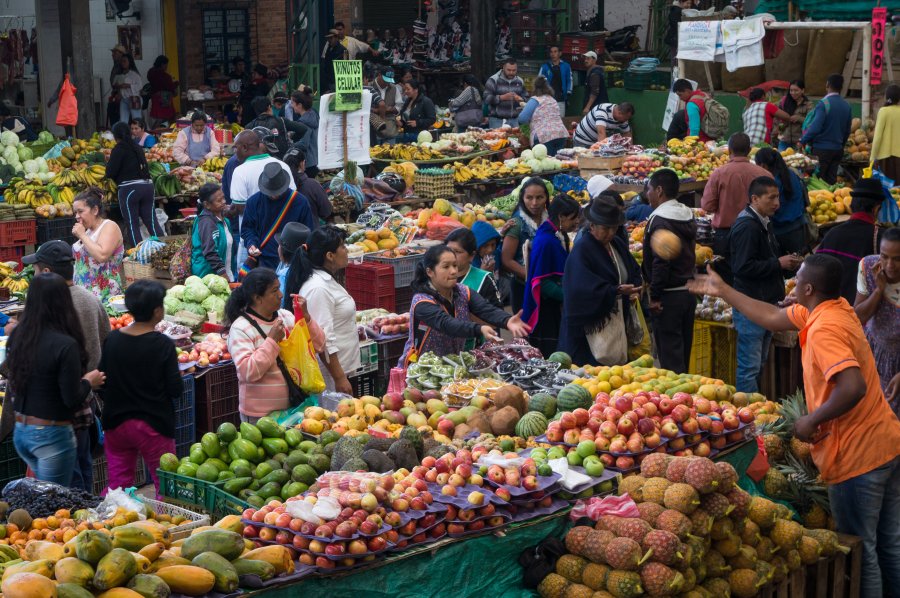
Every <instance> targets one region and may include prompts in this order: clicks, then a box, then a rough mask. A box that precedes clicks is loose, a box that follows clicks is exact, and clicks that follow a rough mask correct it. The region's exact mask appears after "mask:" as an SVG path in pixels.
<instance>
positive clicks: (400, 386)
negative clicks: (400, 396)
mask: <svg viewBox="0 0 900 598" xmlns="http://www.w3.org/2000/svg"><path fill="white" fill-rule="evenodd" d="M405 389H406V370H405V369H403V368H391V378H390V381H389V382H388V392H403V391H404V390H405Z"/></svg>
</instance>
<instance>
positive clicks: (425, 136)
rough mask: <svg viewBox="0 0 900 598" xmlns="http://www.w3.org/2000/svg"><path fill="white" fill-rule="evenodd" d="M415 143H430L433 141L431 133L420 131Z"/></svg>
mask: <svg viewBox="0 0 900 598" xmlns="http://www.w3.org/2000/svg"><path fill="white" fill-rule="evenodd" d="M416 141H418V142H419V143H431V142H432V141H434V139H433V138H432V137H431V133H429V132H428V131H422V132H421V133H419V136H418V137H417V138H416Z"/></svg>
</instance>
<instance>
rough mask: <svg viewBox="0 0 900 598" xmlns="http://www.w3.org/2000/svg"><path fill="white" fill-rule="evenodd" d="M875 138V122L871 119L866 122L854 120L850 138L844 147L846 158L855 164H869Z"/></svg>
mask: <svg viewBox="0 0 900 598" xmlns="http://www.w3.org/2000/svg"><path fill="white" fill-rule="evenodd" d="M874 137H875V122H874V121H873V120H872V119H871V118H867V119H866V121H865V122H862V121H861V120H860V119H858V118H854V119H853V122H852V124H851V125H850V137H848V138H847V144H846V145H845V146H844V154H845V156H846V157H847V158H849V159H850V160H852V161H854V162H868V161H869V156H870V154H871V151H872V140H873V139H874Z"/></svg>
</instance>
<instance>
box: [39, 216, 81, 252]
mask: <svg viewBox="0 0 900 598" xmlns="http://www.w3.org/2000/svg"><path fill="white" fill-rule="evenodd" d="M73 226H75V217H74V216H64V217H62V218H53V219H52V220H48V219H46V218H38V220H37V244H38V245H42V244H44V243H46V242H47V241H65V242H66V243H68V244H69V245H71V244H72V243H74V242H75V235H73V234H72V227H73Z"/></svg>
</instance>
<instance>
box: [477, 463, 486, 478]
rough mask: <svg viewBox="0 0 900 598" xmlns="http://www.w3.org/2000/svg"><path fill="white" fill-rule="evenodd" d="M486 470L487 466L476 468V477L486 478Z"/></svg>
mask: <svg viewBox="0 0 900 598" xmlns="http://www.w3.org/2000/svg"><path fill="white" fill-rule="evenodd" d="M487 470H488V468H487V465H482V466H481V467H479V468H478V475H480V476H481V477H485V476H487Z"/></svg>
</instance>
